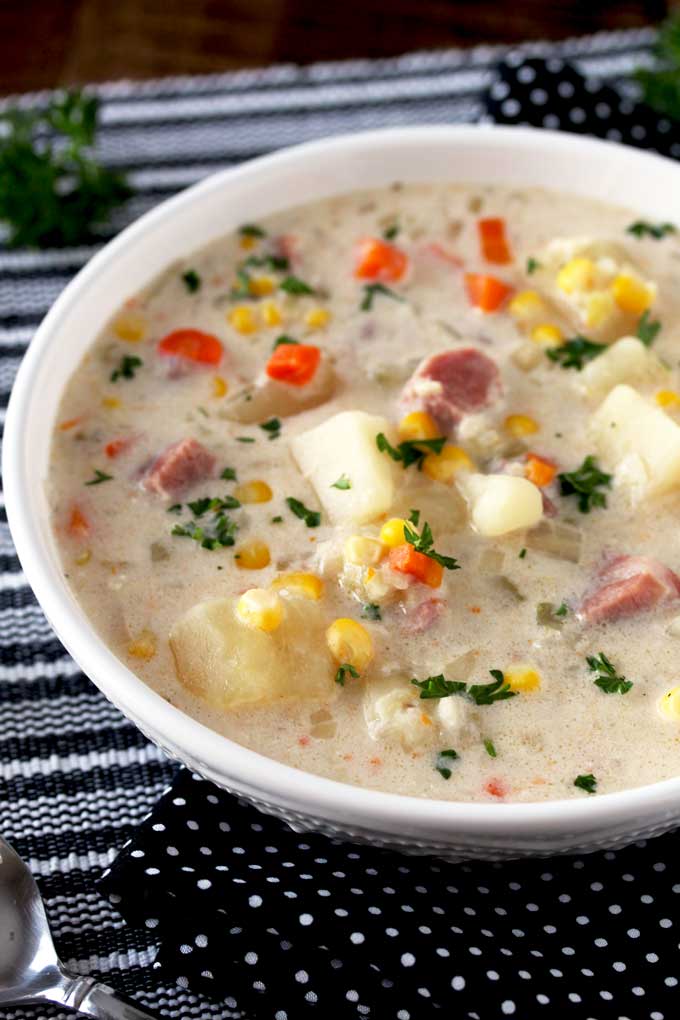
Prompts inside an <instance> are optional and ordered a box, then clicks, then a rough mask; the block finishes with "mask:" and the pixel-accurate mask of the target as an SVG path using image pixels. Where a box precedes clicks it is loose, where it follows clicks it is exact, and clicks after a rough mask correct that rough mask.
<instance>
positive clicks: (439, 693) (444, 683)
mask: <svg viewBox="0 0 680 1020" xmlns="http://www.w3.org/2000/svg"><path fill="white" fill-rule="evenodd" d="M411 683H412V684H413V685H414V687H417V688H418V689H419V690H420V697H421V698H422V699H423V701H426V700H429V699H431V698H448V697H450V695H452V694H465V693H466V692H467V684H466V683H464V682H463V681H462V680H447V679H446V677H445V676H444V674H443V673H438V674H437V676H428V678H427V680H415V679H413V680H411Z"/></svg>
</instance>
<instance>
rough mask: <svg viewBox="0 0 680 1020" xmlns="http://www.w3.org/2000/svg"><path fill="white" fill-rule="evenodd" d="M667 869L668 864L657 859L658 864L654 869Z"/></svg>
mask: <svg viewBox="0 0 680 1020" xmlns="http://www.w3.org/2000/svg"><path fill="white" fill-rule="evenodd" d="M665 870H666V865H665V864H664V863H663V861H657V862H656V864H655V865H654V871H665Z"/></svg>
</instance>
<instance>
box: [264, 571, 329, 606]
mask: <svg viewBox="0 0 680 1020" xmlns="http://www.w3.org/2000/svg"><path fill="white" fill-rule="evenodd" d="M271 586H272V588H273V589H274V590H275V591H281V590H282V589H283V590H284V591H287V592H288V594H289V595H294V596H297V597H298V598H301V599H314V600H316V599H320V598H321V596H322V595H323V593H324V587H325V585H324V583H323V581H322V580H321V578H320V577H317V576H316V574H305V573H303V572H302V571H293V572H292V573H290V574H279V576H278V577H275V578H274V580H273V581H272V584H271Z"/></svg>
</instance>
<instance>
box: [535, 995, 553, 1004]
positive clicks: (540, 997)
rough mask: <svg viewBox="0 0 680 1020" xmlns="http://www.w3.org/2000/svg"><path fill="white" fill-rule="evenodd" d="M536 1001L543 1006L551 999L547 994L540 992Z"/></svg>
mask: <svg viewBox="0 0 680 1020" xmlns="http://www.w3.org/2000/svg"><path fill="white" fill-rule="evenodd" d="M536 1002H540V1004H541V1006H547V1005H548V1003H549V1002H550V999H549V998H548V996H547V995H540V994H539V995H537V996H536Z"/></svg>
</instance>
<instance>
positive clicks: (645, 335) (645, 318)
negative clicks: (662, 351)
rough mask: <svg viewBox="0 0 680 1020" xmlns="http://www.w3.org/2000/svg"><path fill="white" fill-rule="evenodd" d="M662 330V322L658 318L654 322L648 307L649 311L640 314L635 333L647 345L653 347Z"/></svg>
mask: <svg viewBox="0 0 680 1020" xmlns="http://www.w3.org/2000/svg"><path fill="white" fill-rule="evenodd" d="M660 332H661V323H660V322H659V321H658V319H657V321H656V322H652V319H651V317H650V311H649V308H648V309H647V311H645V312H643V313H642V315H641V316H640V320H639V322H638V324H637V330H636V332H635V335H636V337H637V338H638V340H641V341H642V343H643V344H644V345H645V347H651V346H652V344H653V343H654V341H655V340H656V338H657V336H658V335H659V333H660Z"/></svg>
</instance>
